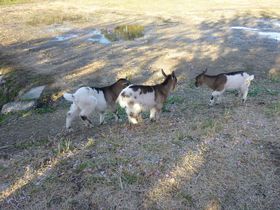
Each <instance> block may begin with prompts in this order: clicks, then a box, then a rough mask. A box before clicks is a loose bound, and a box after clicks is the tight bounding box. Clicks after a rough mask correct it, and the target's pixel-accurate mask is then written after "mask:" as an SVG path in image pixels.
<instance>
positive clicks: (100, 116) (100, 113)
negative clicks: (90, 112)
mask: <svg viewBox="0 0 280 210" xmlns="http://www.w3.org/2000/svg"><path fill="white" fill-rule="evenodd" d="M104 118H105V114H104V112H99V125H102V124H103V123H104Z"/></svg>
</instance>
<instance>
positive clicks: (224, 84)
mask: <svg viewBox="0 0 280 210" xmlns="http://www.w3.org/2000/svg"><path fill="white" fill-rule="evenodd" d="M206 71H207V69H205V71H203V73H201V74H200V75H198V76H197V77H196V78H195V80H196V81H195V86H196V87H198V86H202V85H203V84H206V85H207V86H208V87H209V88H211V89H212V90H214V91H213V92H212V96H211V99H210V103H209V105H210V106H212V105H213V104H214V102H215V99H216V98H217V99H218V98H219V96H221V95H222V94H223V93H224V92H225V91H226V90H238V91H239V95H240V94H241V96H242V101H243V102H245V101H246V99H247V94H248V89H249V86H250V83H251V81H252V80H253V79H254V75H249V74H248V73H246V72H244V71H236V72H230V73H222V74H218V75H214V76H210V75H206V74H205V73H206Z"/></svg>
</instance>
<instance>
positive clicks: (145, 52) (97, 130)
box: [0, 1, 280, 209]
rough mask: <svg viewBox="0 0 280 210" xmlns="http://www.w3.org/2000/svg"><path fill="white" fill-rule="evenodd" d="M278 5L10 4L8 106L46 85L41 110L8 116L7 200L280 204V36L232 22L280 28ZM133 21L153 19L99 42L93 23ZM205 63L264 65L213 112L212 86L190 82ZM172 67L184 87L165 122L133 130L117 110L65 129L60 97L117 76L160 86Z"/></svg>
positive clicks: (250, 68)
mask: <svg viewBox="0 0 280 210" xmlns="http://www.w3.org/2000/svg"><path fill="white" fill-rule="evenodd" d="M276 2H277V1H271V2H270V3H266V2H262V1H261V2H259V4H255V1H249V3H248V4H247V3H242V4H241V2H239V1H238V2H237V3H232V2H227V3H221V2H219V1H218V2H217V4H215V5H214V4H212V3H209V5H208V9H207V7H206V6H205V2H204V1H199V2H197V3H196V4H195V5H191V4H189V3H186V1H183V2H181V1H180V2H179V1H178V4H175V3H174V2H172V3H171V1H165V2H164V3H159V2H158V1H155V2H154V3H150V4H147V5H144V4H141V5H140V6H139V4H138V3H136V2H135V1H124V2H123V4H116V3H114V2H113V1H108V2H107V3H106V4H105V3H104V2H103V1H102V2H101V1H100V2H99V1H97V2H96V3H91V2H88V1H84V2H83V4H81V5H79V6H77V5H76V4H75V3H73V2H72V1H67V2H66V1H44V2H40V3H38V2H33V3H28V4H19V5H12V6H1V8H0V9H1V11H0V12H1V15H0V22H1V24H0V30H1V36H0V40H1V45H0V62H1V66H0V73H2V74H4V75H5V77H6V78H7V81H8V84H6V85H8V86H6V87H4V88H6V89H4V88H3V87H2V86H1V87H0V88H3V89H1V90H0V96H1V97H0V105H2V104H1V103H3V102H4V100H5V102H6V101H8V100H12V99H17V93H18V91H19V90H21V89H26V88H29V87H32V86H35V85H45V84H47V85H48V87H47V89H46V92H45V93H44V94H45V97H43V98H42V101H41V103H40V104H41V106H40V107H39V108H38V109H36V110H33V111H29V112H23V113H17V114H10V115H7V116H0V191H1V194H0V208H1V209H101V208H102V209H279V207H280V201H279V196H280V190H279V189H280V142H279V136H280V126H279V122H280V121H279V120H280V115H279V113H280V111H279V110H280V108H279V107H280V106H279V103H280V102H279V97H280V82H279V77H278V74H277V72H278V69H279V64H280V58H279V52H280V48H279V44H280V40H277V38H273V37H272V38H271V37H267V36H260V35H259V34H258V33H255V32H254V31H248V30H241V29H240V30H239V29H238V30H236V29H234V28H232V27H247V28H253V29H258V32H274V33H280V26H279V24H280V19H279V14H280V13H279V10H278V9H279V6H278V7H277V4H276ZM157 3H158V5H157ZM252 5H253V6H252ZM277 8H278V9H277ZM264 11H265V12H264ZM2 14H5V15H2ZM39 14H40V15H41V16H40V17H38V18H35V17H37V16H38V15H39ZM44 14H45V15H44ZM127 24H130V25H131V24H136V25H141V26H143V27H144V36H143V37H140V38H136V39H134V40H131V41H115V42H112V43H110V44H102V43H98V42H91V41H89V38H91V37H92V32H93V31H95V30H100V31H101V30H109V31H110V30H113V29H114V28H116V27H117V26H120V25H127ZM58 36H59V37H67V38H66V39H64V40H60V39H57V37H58ZM205 67H208V71H209V72H211V73H213V74H215V73H220V72H230V71H239V70H244V71H247V72H249V73H250V74H254V75H255V81H254V82H253V83H252V85H251V88H250V92H249V97H248V101H247V103H246V104H242V103H241V102H240V99H239V98H237V97H235V96H234V93H227V94H226V95H225V97H224V98H223V100H222V102H221V103H220V104H218V105H216V106H214V107H211V108H210V107H208V106H207V103H208V101H209V97H210V91H209V90H208V89H206V88H199V89H196V88H195V87H194V84H193V79H194V77H195V76H196V75H197V74H198V73H200V72H201V71H202V70H203V69H205ZM161 68H163V69H164V70H165V71H167V72H171V71H173V70H175V72H176V75H177V77H178V86H177V88H176V90H175V92H173V93H172V94H171V96H170V98H169V100H168V102H167V103H166V106H165V109H164V112H163V113H162V117H161V120H160V122H157V123H151V122H149V120H148V119H147V115H146V114H145V113H144V122H143V123H141V124H140V125H137V126H132V127H131V126H129V125H128V123H127V119H126V116H125V115H124V114H122V122H120V123H115V122H114V120H113V116H112V115H110V114H108V115H107V116H106V122H107V123H106V124H105V125H103V126H97V124H98V118H97V116H96V115H94V116H93V117H92V120H93V122H94V124H95V125H96V126H95V127H94V128H92V129H88V128H85V127H83V125H82V123H81V122H80V121H79V120H77V121H75V122H74V132H73V133H65V132H64V131H63V129H64V126H65V115H66V112H67V110H68V108H69V104H68V103H67V102H65V101H64V100H63V99H62V98H61V95H62V93H63V92H65V91H73V90H75V89H76V88H78V87H79V86H81V85H89V86H103V85H107V84H110V83H112V82H114V81H115V80H116V79H118V78H120V77H128V78H129V79H130V80H131V81H132V82H134V83H144V84H154V83H157V82H159V81H161V80H162V79H163V78H162V76H161V73H160V69H161ZM271 72H276V73H273V74H272V73H271ZM1 91H2V92H1ZM4 91H6V92H4ZM5 93H9V94H10V95H7V94H5ZM1 94H2V95H1Z"/></svg>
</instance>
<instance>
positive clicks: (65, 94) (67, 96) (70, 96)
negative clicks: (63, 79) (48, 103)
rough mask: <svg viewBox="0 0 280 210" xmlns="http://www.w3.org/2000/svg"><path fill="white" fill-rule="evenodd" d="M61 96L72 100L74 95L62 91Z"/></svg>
mask: <svg viewBox="0 0 280 210" xmlns="http://www.w3.org/2000/svg"><path fill="white" fill-rule="evenodd" d="M63 97H64V98H65V99H66V100H67V101H71V102H74V95H73V94H70V93H64V94H63Z"/></svg>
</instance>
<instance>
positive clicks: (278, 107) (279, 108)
mask: <svg viewBox="0 0 280 210" xmlns="http://www.w3.org/2000/svg"><path fill="white" fill-rule="evenodd" d="M264 112H265V114H266V115H268V116H270V117H273V116H279V115H280V101H278V102H275V103H271V104H269V105H267V106H266V107H265V109H264Z"/></svg>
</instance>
